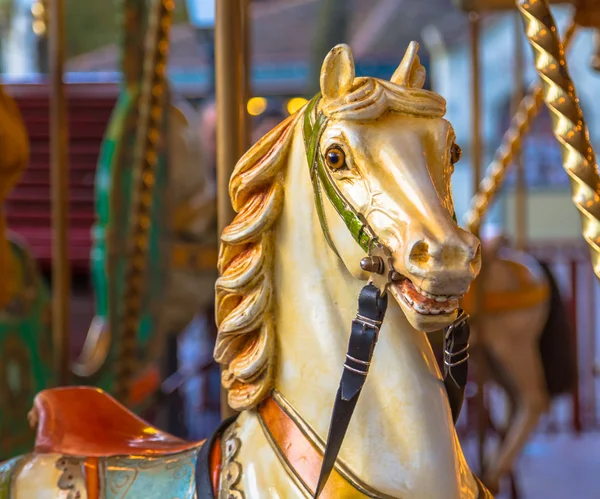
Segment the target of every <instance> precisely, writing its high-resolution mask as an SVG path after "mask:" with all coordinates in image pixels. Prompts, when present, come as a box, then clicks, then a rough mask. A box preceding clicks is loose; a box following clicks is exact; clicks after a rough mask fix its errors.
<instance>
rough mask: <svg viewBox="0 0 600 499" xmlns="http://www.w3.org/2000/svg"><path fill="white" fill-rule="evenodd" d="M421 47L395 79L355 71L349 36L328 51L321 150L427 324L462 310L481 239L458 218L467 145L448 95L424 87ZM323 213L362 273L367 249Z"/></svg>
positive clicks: (411, 311)
mask: <svg viewBox="0 0 600 499" xmlns="http://www.w3.org/2000/svg"><path fill="white" fill-rule="evenodd" d="M417 48H418V45H417V44H416V43H414V42H413V43H412V44H411V45H410V47H409V49H408V50H407V52H406V54H405V56H404V58H403V60H402V62H401V63H400V66H399V67H398V69H397V70H396V72H395V73H394V75H393V76H392V78H391V81H389V82H388V81H382V80H378V79H374V78H356V77H355V71H354V62H353V60H352V54H351V52H350V49H349V48H348V47H347V46H345V45H339V46H337V47H335V48H334V49H333V50H332V51H331V52H330V53H329V55H328V56H327V57H326V59H325V62H324V64H323V69H322V71H321V93H322V99H321V102H320V104H319V111H320V112H322V113H323V114H324V115H325V116H326V117H327V124H326V125H325V126H324V128H323V129H322V130H321V132H320V133H321V136H320V139H319V142H318V149H319V150H318V152H317V154H320V155H321V156H322V157H323V159H324V163H325V167H326V168H327V169H328V174H329V175H328V177H329V178H330V179H331V181H332V183H333V184H335V189H336V190H337V191H338V192H339V193H340V194H341V197H342V198H344V199H345V200H346V202H347V203H348V204H349V205H350V207H351V209H352V211H354V212H355V213H356V214H357V215H358V216H359V218H360V219H362V220H363V221H364V223H365V225H366V226H368V227H369V228H370V230H371V232H372V236H371V237H374V238H375V239H376V240H377V241H378V243H380V244H381V245H383V246H384V247H385V248H387V249H388V250H389V252H390V253H391V257H392V262H393V268H394V270H395V272H396V274H395V280H394V283H393V285H391V286H390V289H391V293H392V295H393V296H394V298H395V299H396V301H397V302H398V303H399V305H400V307H401V308H402V310H403V311H404V313H405V314H406V317H407V318H408V320H409V321H410V323H411V324H412V325H413V326H414V327H415V328H416V329H419V330H421V331H425V332H429V331H434V330H438V329H441V328H443V327H445V326H448V325H449V324H451V323H452V322H453V321H454V320H455V319H456V315H457V309H458V305H459V299H460V297H461V296H462V295H463V294H464V293H466V292H467V290H468V288H469V285H470V284H471V282H472V281H473V279H474V278H475V277H476V275H477V274H478V272H479V269H480V265H481V255H480V245H479V242H478V240H477V239H476V238H475V237H474V236H473V235H472V234H471V233H469V232H467V231H465V230H463V229H461V228H460V227H459V226H458V225H457V223H456V221H455V219H454V207H453V201H452V195H451V191H450V178H451V175H452V172H453V169H454V163H455V162H456V161H457V160H458V159H459V157H460V148H459V147H458V146H457V144H456V136H455V133H454V130H453V128H452V125H451V124H450V123H449V122H448V121H447V120H445V119H444V118H443V115H444V113H445V101H444V100H443V99H442V98H441V97H440V96H438V95H437V94H435V93H433V92H430V91H426V90H423V89H422V86H423V83H424V81H425V70H424V68H423V66H421V64H420V62H419V58H418V56H417ZM325 209H326V210H327V209H328V208H327V207H326V208H325ZM329 211H331V209H329ZM326 219H327V225H328V227H329V232H330V234H331V239H332V243H333V246H334V247H335V248H336V249H337V251H338V253H339V255H340V257H341V259H342V260H343V262H344V264H345V265H346V267H347V268H348V270H349V271H350V272H351V273H352V274H353V275H355V276H356V277H358V278H364V273H363V272H362V269H361V268H360V266H359V265H358V264H359V262H360V261H361V258H362V257H363V256H364V249H365V248H361V247H360V246H359V245H356V244H352V242H351V241H350V240H349V232H348V229H347V227H346V224H345V223H344V220H343V219H342V218H341V217H339V216H335V215H334V214H326Z"/></svg>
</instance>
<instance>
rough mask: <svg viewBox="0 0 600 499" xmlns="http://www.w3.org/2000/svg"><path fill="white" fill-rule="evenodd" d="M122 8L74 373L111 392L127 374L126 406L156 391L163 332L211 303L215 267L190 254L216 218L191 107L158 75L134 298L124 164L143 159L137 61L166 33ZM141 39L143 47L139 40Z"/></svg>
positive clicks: (137, 8)
mask: <svg viewBox="0 0 600 499" xmlns="http://www.w3.org/2000/svg"><path fill="white" fill-rule="evenodd" d="M155 4H156V2H155ZM158 4H159V5H160V4H161V2H158ZM166 10H168V9H165V11H166ZM125 11H126V15H125V18H126V23H128V24H127V27H129V28H131V29H128V30H126V33H125V36H124V42H123V43H124V57H123V73H124V75H125V84H124V86H123V88H122V93H121V96H120V98H119V100H118V102H117V105H116V107H115V109H114V111H113V115H112V117H111V122H110V124H109V127H108V131H107V134H106V137H105V141H104V145H103V149H102V152H101V157H100V161H99V165H98V170H97V179H96V189H97V191H96V195H97V215H98V216H97V224H96V225H95V227H94V249H93V251H92V275H93V282H94V288H95V291H96V316H95V318H94V320H93V321H92V324H91V327H90V330H89V332H88V336H87V338H86V342H85V344H84V347H83V350H82V354H81V356H80V359H78V361H77V363H76V364H75V366H74V371H75V373H76V374H77V375H78V376H79V380H80V381H84V382H85V383H86V384H95V385H97V386H99V387H101V388H103V389H105V390H108V391H111V392H114V391H115V390H117V389H118V388H119V383H120V378H121V376H122V375H121V374H120V372H122V371H123V370H125V371H127V372H129V373H133V377H134V379H133V381H132V384H131V386H130V387H129V388H128V389H126V390H125V392H127V394H126V395H123V394H122V393H123V391H122V390H121V392H122V393H121V395H120V397H121V399H122V400H123V401H124V402H126V403H127V405H129V406H131V407H138V408H143V407H145V406H147V405H148V402H149V401H150V400H151V398H150V396H151V395H153V394H154V393H156V390H158V389H159V387H160V379H161V377H162V376H163V375H162V374H161V372H160V371H161V368H160V363H161V359H163V357H164V354H165V350H166V338H167V335H168V333H176V332H179V331H181V330H182V329H183V328H184V327H185V325H186V324H188V323H189V322H190V321H191V319H192V317H193V316H194V314H195V313H196V312H198V310H200V309H201V308H202V307H203V306H206V304H207V303H208V302H210V301H211V300H212V297H213V292H212V289H211V288H212V284H213V283H214V279H215V278H216V272H215V271H214V270H208V271H207V270H206V268H207V265H206V262H204V261H198V262H196V265H195V266H194V265H189V261H188V260H191V259H192V257H195V258H196V259H198V257H199V258H200V260H202V257H203V254H204V253H206V252H204V253H203V252H202V251H199V249H201V248H203V247H204V248H205V247H210V244H211V243H212V244H213V245H214V244H215V241H211V240H210V233H209V232H208V231H207V228H208V226H209V225H210V223H211V222H212V221H213V220H214V213H213V212H214V207H213V206H214V199H215V196H214V190H213V188H212V186H211V184H210V182H209V181H208V180H207V178H206V172H205V170H204V169H203V168H202V160H201V158H202V156H201V151H200V149H199V148H198V145H197V139H196V136H195V134H196V124H195V117H194V112H193V110H192V109H191V108H190V107H189V106H186V105H185V104H184V103H183V102H178V103H177V105H175V103H174V99H173V98H172V96H171V95H170V92H169V89H168V85H167V83H166V81H165V82H164V84H162V90H163V91H164V93H165V95H166V96H167V98H165V99H164V103H163V104H161V106H163V107H164V112H163V115H164V119H163V120H162V122H161V124H159V125H158V126H156V127H146V128H145V129H146V130H147V138H146V140H147V142H149V143H152V144H156V147H157V150H156V153H157V156H158V160H157V164H156V167H155V170H154V171H153V172H152V182H151V184H152V194H151V197H152V202H151V209H150V213H149V220H148V221H144V222H143V223H144V224H146V223H147V225H148V228H147V229H148V231H149V235H148V244H147V246H146V247H145V249H144V252H145V253H146V255H147V259H148V262H147V265H146V266H145V268H146V270H145V273H146V279H145V286H144V287H143V289H141V290H140V292H139V296H138V293H132V291H131V289H130V288H129V287H128V286H127V283H128V280H129V279H130V276H129V275H128V274H127V272H128V269H129V264H130V260H131V258H132V256H131V254H130V249H131V248H130V243H131V231H132V230H133V229H135V227H137V226H139V227H142V225H141V224H142V221H143V220H142V218H143V216H141V215H140V216H137V217H136V218H135V217H134V218H132V217H131V216H129V217H128V216H126V215H125V216H124V214H129V213H130V212H131V206H132V203H133V202H134V201H133V200H134V198H135V196H136V192H137V190H138V189H139V188H140V186H139V185H138V184H135V172H134V169H133V168H131V162H132V160H135V158H139V157H142V159H143V153H141V152H140V151H135V148H136V147H141V146H140V142H139V140H138V141H137V142H136V140H137V139H139V137H136V133H137V131H138V130H139V129H140V128H144V127H143V123H142V122H141V120H144V119H146V120H147V119H150V118H149V115H147V114H146V115H145V114H144V113H143V112H142V109H143V108H144V106H147V103H146V102H145V101H144V99H145V98H144V95H143V88H144V87H145V86H146V85H149V82H148V81H147V80H148V77H152V75H153V71H154V69H153V70H152V71H148V72H147V74H143V71H142V68H141V65H142V64H141V62H142V61H146V62H147V63H148V65H149V66H152V64H153V63H154V60H155V57H156V53H157V51H161V50H162V48H164V45H161V43H163V42H168V38H166V37H165V38H164V39H163V38H161V36H158V35H157V34H156V33H154V31H155V30H156V29H161V28H160V27H161V26H162V25H163V24H164V22H165V19H166V18H165V17H164V16H165V15H166V14H163V18H162V20H161V21H160V22H162V23H163V24H160V22H159V23H156V24H154V25H151V24H150V23H147V22H146V17H148V13H147V9H146V4H145V2H144V1H142V0H128V1H126V2H125ZM134 21H135V22H134ZM146 25H148V27H146ZM144 36H145V37H146V38H147V39H148V40H151V41H150V43H146V44H145V45H144V44H142V43H140V42H141V40H142V39H143V38H144ZM159 42H160V43H159ZM161 47H162V48H161ZM164 56H165V54H162V55H161V57H164ZM156 67H158V65H156ZM157 137H158V139H157ZM144 175H146V173H145V174H144ZM146 185H148V184H146V183H144V184H143V185H142V186H141V188H145V186H146ZM213 258H216V257H214V256H213ZM204 259H206V258H204ZM208 259H210V255H209V256H208ZM135 300H139V301H140V303H141V309H140V317H139V321H138V322H139V327H138V328H137V329H136V331H134V333H135V334H134V336H133V337H132V338H128V339H124V338H121V337H120V335H121V334H122V333H120V325H121V323H122V316H123V313H124V310H125V309H126V308H127V307H128V303H131V302H132V301H135ZM123 348H126V349H128V353H127V355H126V357H127V358H126V359H124V358H123V357H122V355H121V353H119V352H122V351H123V350H122V349H123ZM123 397H124V398H123Z"/></svg>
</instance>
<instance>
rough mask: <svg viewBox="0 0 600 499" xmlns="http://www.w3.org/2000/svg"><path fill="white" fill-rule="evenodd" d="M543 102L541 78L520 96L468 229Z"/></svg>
mask: <svg viewBox="0 0 600 499" xmlns="http://www.w3.org/2000/svg"><path fill="white" fill-rule="evenodd" d="M576 30H577V25H576V23H575V22H574V21H573V22H571V24H570V25H569V27H568V28H567V30H566V31H565V35H564V38H563V44H562V47H563V51H564V50H566V49H567V47H568V46H569V45H570V43H571V41H572V40H573V35H574V34H575V32H576ZM543 103H544V88H543V87H542V84H541V83H540V82H537V83H535V84H534V85H533V87H532V89H531V90H530V91H529V92H528V93H527V95H526V96H525V98H524V99H523V100H521V103H520V104H519V106H518V108H517V111H516V113H515V115H514V116H513V118H512V121H511V122H510V126H509V128H508V130H507V132H506V133H505V134H504V138H503V140H502V144H501V145H500V147H499V148H498V150H497V151H496V155H495V156H494V160H493V161H492V162H491V163H490V165H489V166H488V168H487V170H486V173H485V177H484V179H483V181H482V182H481V184H479V189H478V190H477V193H476V194H475V196H474V197H473V200H472V201H471V207H470V209H469V211H468V213H467V215H466V227H467V230H469V232H473V233H477V232H478V231H479V228H480V227H481V222H482V219H483V217H484V216H485V214H486V213H487V210H488V208H489V206H490V204H491V203H492V202H493V201H494V199H495V198H496V195H497V194H498V192H499V191H500V189H501V188H502V186H503V185H504V180H505V179H506V174H507V173H508V169H509V167H510V166H511V165H512V164H513V162H514V159H515V157H516V156H517V155H518V154H519V152H520V151H521V146H522V143H523V137H524V136H525V134H526V133H527V132H528V130H529V128H530V127H531V124H532V123H533V120H534V118H535V117H536V116H537V115H538V113H539V111H540V109H541V108H542V105H543Z"/></svg>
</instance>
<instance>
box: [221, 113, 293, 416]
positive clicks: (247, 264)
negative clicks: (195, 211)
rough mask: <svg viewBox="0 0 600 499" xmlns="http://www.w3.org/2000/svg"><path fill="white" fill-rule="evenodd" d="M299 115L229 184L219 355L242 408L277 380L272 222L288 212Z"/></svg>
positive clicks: (251, 155)
mask: <svg viewBox="0 0 600 499" xmlns="http://www.w3.org/2000/svg"><path fill="white" fill-rule="evenodd" d="M300 115H301V112H300V111H299V112H297V113H296V114H295V115H293V116H290V117H289V118H287V119H286V120H285V121H284V122H283V123H281V124H280V125H279V126H277V127H276V128H274V129H273V130H271V132H269V133H268V134H267V135H266V136H265V137H263V138H262V139H261V140H259V141H258V142H257V143H256V145H255V146H254V147H252V148H251V149H250V150H249V151H248V152H247V153H246V154H245V155H244V156H243V157H242V159H241V160H240V161H239V162H238V164H237V165H236V167H235V170H234V172H233V175H232V177H231V181H230V184H229V195H230V197H231V200H232V204H233V209H234V210H235V211H236V212H237V216H236V217H235V219H234V220H233V222H232V223H231V225H229V226H228V227H227V228H226V229H225V230H224V231H223V234H222V235H221V249H220V254H219V264H218V266H219V273H220V274H221V277H219V279H218V280H217V283H216V319H217V327H218V330H219V333H218V336H217V343H216V345H215V352H214V356H215V360H216V361H217V362H220V363H222V364H226V365H227V369H225V370H224V371H223V374H222V380H221V381H222V383H223V386H224V387H225V388H227V389H228V390H229V397H228V400H229V405H230V406H231V407H233V408H234V409H237V410H244V409H249V408H251V407H254V406H255V405H256V404H258V403H259V402H260V401H261V400H262V399H263V398H264V397H265V395H266V394H267V393H268V391H269V389H270V388H271V387H272V385H273V372H274V362H275V337H274V335H275V324H274V321H273V311H272V308H273V306H272V305H273V304H272V301H273V238H274V234H273V232H274V231H273V224H274V222H275V221H276V220H277V219H278V218H279V216H280V214H281V210H282V209H283V183H284V172H283V166H284V165H285V164H286V161H287V154H288V151H289V147H290V143H291V138H292V136H293V130H294V126H295V124H296V122H297V120H298V118H299V116H300Z"/></svg>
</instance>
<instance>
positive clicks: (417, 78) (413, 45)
mask: <svg viewBox="0 0 600 499" xmlns="http://www.w3.org/2000/svg"><path fill="white" fill-rule="evenodd" d="M418 51H419V44H418V43H417V42H410V44H409V46H408V49H406V53H405V54H404V57H403V58H402V62H401V63H400V66H398V69H396V71H395V72H394V75H393V76H392V79H391V80H390V81H391V82H392V83H396V84H397V85H402V86H404V87H413V88H423V84H424V83H425V68H424V67H423V65H422V64H421V61H420V60H419V56H418V55H417V52H418Z"/></svg>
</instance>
